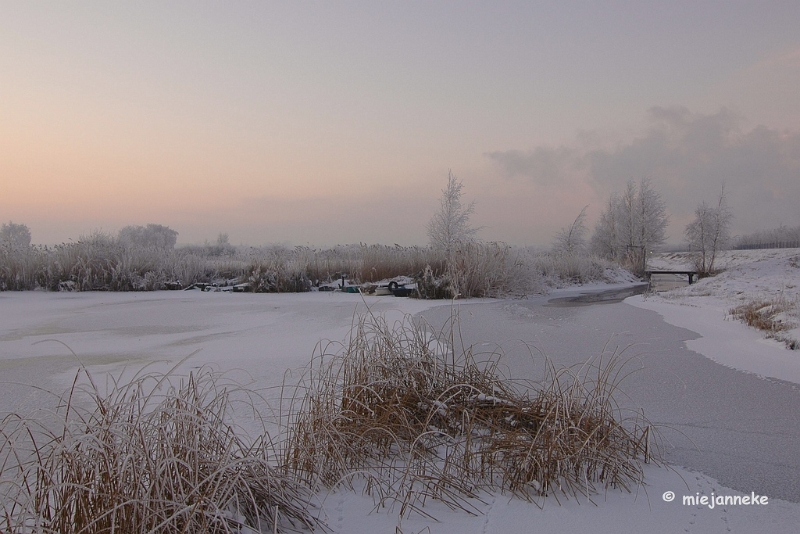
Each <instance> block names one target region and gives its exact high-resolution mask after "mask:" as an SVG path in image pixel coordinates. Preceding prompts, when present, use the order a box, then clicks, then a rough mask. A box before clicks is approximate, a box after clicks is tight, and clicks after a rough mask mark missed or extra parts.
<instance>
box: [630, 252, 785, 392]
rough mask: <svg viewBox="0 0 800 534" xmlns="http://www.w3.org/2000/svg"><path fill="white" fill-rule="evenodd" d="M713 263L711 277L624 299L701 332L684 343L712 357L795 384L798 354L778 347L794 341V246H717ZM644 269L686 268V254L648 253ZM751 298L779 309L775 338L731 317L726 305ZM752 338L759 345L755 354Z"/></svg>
mask: <svg viewBox="0 0 800 534" xmlns="http://www.w3.org/2000/svg"><path fill="white" fill-rule="evenodd" d="M716 266H717V268H719V269H721V270H722V272H720V273H719V274H717V275H716V276H713V277H709V278H704V279H701V280H699V281H698V282H696V283H694V284H692V285H688V286H685V287H682V288H678V289H673V290H670V291H668V292H664V293H658V294H655V295H649V296H645V297H637V298H635V299H630V301H629V303H631V304H634V305H636V306H640V307H643V308H647V309H652V310H656V311H657V312H658V313H660V314H661V315H662V316H663V317H664V319H665V320H666V321H667V322H669V323H671V324H674V325H676V326H682V327H684V328H688V329H690V330H694V331H697V332H698V333H701V334H703V338H701V339H699V340H695V341H690V342H689V347H690V348H693V349H695V350H697V351H698V352H700V353H702V354H706V355H708V356H709V357H710V358H712V359H714V360H715V361H718V362H720V363H723V364H725V365H729V366H731V367H735V368H737V369H741V370H744V371H749V372H753V373H756V374H759V375H763V376H769V377H774V378H780V379H782V380H790V381H793V382H799V383H800V367H798V366H797V362H798V361H800V353H798V352H797V351H786V350H784V349H785V345H786V343H787V342H791V341H796V340H800V249H766V250H735V251H734V250H731V251H723V252H721V253H720V256H719V258H718V259H717V264H716ZM648 268H650V269H664V270H681V269H690V268H691V259H690V257H689V255H688V254H686V253H671V254H659V255H654V257H652V258H651V259H650V260H649V261H648ZM753 302H760V303H766V304H775V303H778V304H780V305H781V309H782V310H784V311H781V312H780V313H777V314H775V315H773V316H772V318H773V319H774V320H776V321H781V322H783V323H784V324H786V325H787V327H788V329H787V330H784V331H782V332H780V333H779V334H777V337H778V339H779V340H775V339H771V338H768V337H767V334H766V333H765V332H764V331H759V330H756V329H754V328H742V325H741V324H740V322H739V321H738V320H736V319H735V318H734V317H733V316H732V314H731V310H733V309H734V308H736V307H738V306H742V305H745V304H748V303H753ZM700 329H702V330H700ZM752 343H758V345H759V347H760V349H761V350H760V354H759V356H758V357H754V355H753V352H752V351H753V349H752V347H751V345H752ZM701 346H705V347H704V348H703V350H699V349H700V347H701Z"/></svg>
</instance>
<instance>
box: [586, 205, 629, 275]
mask: <svg viewBox="0 0 800 534" xmlns="http://www.w3.org/2000/svg"><path fill="white" fill-rule="evenodd" d="M620 202H621V201H620V198H619V196H617V195H616V194H612V195H611V196H610V197H609V198H608V205H607V206H606V209H605V211H604V212H603V213H601V214H600V220H598V221H597V225H596V226H595V229H594V234H592V239H591V249H592V252H593V253H595V254H597V255H598V256H601V257H603V258H608V259H610V260H612V261H619V259H620V257H621V253H620V247H621V246H622V244H621V242H620V241H621V240H620V224H621V221H620V214H621V207H620Z"/></svg>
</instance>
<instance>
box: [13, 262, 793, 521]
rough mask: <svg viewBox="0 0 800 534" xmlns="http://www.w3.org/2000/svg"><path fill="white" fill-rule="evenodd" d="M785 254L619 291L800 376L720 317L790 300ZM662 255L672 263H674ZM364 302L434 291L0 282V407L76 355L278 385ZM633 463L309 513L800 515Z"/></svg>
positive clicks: (326, 499) (327, 497) (683, 474)
mask: <svg viewBox="0 0 800 534" xmlns="http://www.w3.org/2000/svg"><path fill="white" fill-rule="evenodd" d="M798 253H799V252H798V251H797V250H795V251H794V252H792V251H745V252H742V253H738V252H737V253H733V254H731V256H730V258H728V259H727V260H726V263H725V264H724V265H725V266H726V267H727V269H728V270H727V271H726V272H725V273H723V274H721V275H719V276H717V277H715V278H713V279H707V280H703V281H701V282H699V283H698V284H696V285H693V286H692V287H691V288H686V289H682V290H678V291H675V292H673V293H671V294H669V295H661V296H646V297H641V296H640V297H631V298H629V299H627V300H626V303H630V304H633V305H634V306H638V307H642V308H647V309H651V310H654V311H656V312H658V313H659V314H660V315H661V316H663V317H664V320H666V321H667V322H668V323H671V324H674V325H678V326H681V327H684V328H686V329H688V330H691V331H692V332H696V333H697V334H699V336H701V337H697V339H692V340H688V341H686V342H685V343H686V345H687V346H688V347H689V349H691V350H693V351H696V352H698V353H700V354H702V355H704V356H706V357H708V358H710V359H713V360H715V361H718V362H720V363H723V364H725V365H727V366H729V367H733V368H736V369H740V370H743V371H747V372H751V373H756V374H759V375H762V376H769V377H776V378H779V379H781V380H790V381H793V382H796V383H798V384H800V353H798V352H796V351H789V350H787V349H785V348H784V346H783V345H781V344H780V343H778V342H776V341H772V340H765V339H764V338H763V336H762V335H761V333H759V332H758V331H755V330H754V329H752V328H750V327H747V326H745V325H743V324H741V323H739V322H738V321H731V320H727V310H728V309H729V308H730V307H731V306H732V305H735V304H736V303H737V302H739V301H741V300H742V299H746V298H751V297H756V296H759V295H761V294H762V293H761V292H764V294H766V292H769V291H774V290H775V289H774V288H775V285H776V284H778V285H780V289H781V290H782V291H783V295H784V296H785V297H786V298H790V299H791V298H794V299H796V298H797V291H798V286H800V268H797V267H796V265H795V266H792V262H793V261H794V260H793V259H792V258H796V257H797V256H798ZM795 264H796V262H795ZM669 265H671V266H672V267H673V268H674V267H675V266H676V265H675V264H674V262H673V263H671V264H669ZM664 266H666V264H665V265H664ZM595 289H601V288H600V287H598V288H595ZM586 290H587V288H578V289H574V290H571V291H561V292H557V293H558V294H555V295H552V296H565V295H574V294H576V293H580V292H582V291H586ZM769 295H773V293H769ZM470 302H471V303H476V302H478V303H479V302H480V301H470ZM485 302H486V303H487V304H488V305H489V306H495V304H499V305H497V306H496V308H497V309H498V310H503V309H506V310H511V309H512V308H513V310H517V311H518V312H519V313H522V311H524V312H525V313H528V314H534V315H535V314H537V313H540V312H539V311H538V310H543V309H544V308H541V307H540V306H541V305H542V304H544V303H545V301H544V299H542V300H541V301H539V300H535V301H528V302H527V306H528V307H527V308H523V307H521V306H520V305H519V304H517V303H514V302H509V303H502V302H501V303H498V301H485ZM367 306H369V307H370V309H371V311H372V312H373V313H378V314H384V315H385V316H386V317H387V319H388V320H389V321H394V320H400V319H401V318H402V317H403V316H404V314H408V313H411V314H416V313H420V312H425V311H426V310H427V311H434V310H432V308H434V307H437V306H442V303H441V302H431V301H418V300H412V299H405V298H395V297H391V296H386V297H364V298H363V299H362V297H361V296H359V295H352V294H343V293H307V294H282V295H274V294H267V295H254V294H229V293H202V292H199V291H195V292H157V293H70V294H57V293H44V292H26V293H0V375H1V376H2V378H0V381H2V386H1V387H0V412H9V411H22V412H27V411H30V410H32V409H35V408H37V407H40V406H41V404H42V403H44V402H48V399H47V397H43V396H42V395H41V393H40V392H39V391H38V390H35V389H33V388H31V387H29V386H30V385H36V386H40V387H43V388H45V389H47V390H50V391H62V390H64V389H66V387H68V385H69V383H70V380H71V378H72V377H73V376H74V372H75V370H76V369H77V368H78V366H79V365H80V364H83V365H85V366H86V367H87V368H88V369H89V370H90V371H91V372H92V373H93V374H94V375H95V376H96V377H97V376H102V375H103V374H118V373H119V372H121V370H122V369H129V370H130V369H133V370H135V369H139V368H141V367H142V366H143V365H146V364H150V365H154V366H155V367H154V368H161V369H167V368H169V367H170V366H172V365H174V364H175V363H177V362H181V361H182V359H183V358H186V357H187V356H189V358H188V359H186V360H183V361H182V363H180V365H179V368H178V370H177V372H178V373H186V372H188V371H190V370H191V369H193V368H196V367H198V366H201V365H206V364H210V365H213V366H214V367H216V368H217V369H219V370H222V371H228V370H239V371H241V373H242V375H243V376H244V375H246V376H247V377H248V378H247V380H252V382H251V387H258V388H270V387H273V386H277V385H279V384H280V383H281V381H282V380H283V379H284V376H285V373H286V372H287V370H291V369H298V368H302V367H303V366H305V365H306V364H307V363H308V362H309V360H310V358H311V355H312V353H313V352H314V350H315V347H317V343H318V342H320V341H321V340H333V341H341V340H343V339H344V338H345V337H346V335H347V333H348V331H349V328H350V326H351V324H352V320H353V317H354V315H355V314H357V313H363V312H365V311H366V309H367ZM601 306H602V305H601ZM620 306H622V305H620ZM491 309H495V308H491ZM598 309H600V308H598ZM602 309H612V308H602ZM519 310H522V311H519ZM548 310H553V308H548ZM492 313H495V312H492ZM515 313H517V312H515ZM541 313H543V314H544V315H548V314H550V315H552V314H551V313H550V312H549V311H546V312H541ZM596 315H598V317H599V318H598V319H597V320H598V321H602V320H603V317H602V314H596ZM545 319H547V318H546V317H545ZM556 319H557V318H556ZM498 320H502V321H506V320H508V318H507V317H505V316H503V317H500V318H499V319H498ZM553 323H554V324H552V325H550V324H549V323H548V324H545V325H544V326H543V327H542V331H543V332H544V334H543V335H546V333H547V332H548V331H552V330H547V328H555V329H557V328H559V326H560V325H559V324H556V323H557V321H553ZM662 324H663V323H662ZM592 328H598V326H597V325H592ZM586 335H590V334H588V333H587V334H586ZM621 335H624V333H621ZM486 341H487V342H498V343H499V342H502V341H504V340H493V339H487V340H486ZM67 347H69V348H67ZM71 351H72V352H74V353H75V355H73V354H72V353H71ZM195 351H198V352H195ZM190 355H191V356H190ZM78 360H80V363H79V361H78ZM154 362H162V363H154ZM237 372H238V371H237ZM793 417H794V418H793V419H792V420H793V421H794V422H797V421H798V420H800V415H797V414H795V415H794V416H793ZM645 474H646V485H645V486H642V487H640V488H636V489H635V490H634V492H633V493H626V492H624V491H620V490H616V489H609V490H608V491H607V492H605V493H601V494H599V495H596V496H594V497H593V499H592V501H593V502H587V501H581V502H577V501H576V500H574V499H570V500H567V499H565V498H563V496H562V497H561V498H560V500H559V501H557V500H555V499H554V498H552V497H551V498H548V499H546V500H544V501H542V502H539V503H538V505H537V504H533V503H529V502H526V501H522V500H519V499H517V498H514V497H512V496H509V495H500V494H497V495H484V496H483V502H476V508H477V510H478V511H479V513H478V514H477V515H469V514H466V513H464V512H458V511H452V510H450V509H448V508H447V507H446V506H444V505H442V504H440V503H437V502H429V503H428V505H427V508H426V511H427V512H428V513H430V514H431V515H432V516H433V517H435V518H436V520H432V519H430V518H424V517H415V516H412V517H409V518H400V517H398V510H397V509H385V508H384V509H377V510H376V509H374V503H373V500H372V498H371V497H369V496H366V495H361V494H358V493H354V492H352V491H348V490H344V489H342V490H334V491H331V492H330V493H329V494H321V495H319V500H320V502H321V508H320V513H321V517H322V518H323V519H324V520H325V522H326V523H327V524H328V525H329V527H330V528H331V530H332V531H333V532H335V533H350V534H361V533H365V534H366V533H373V532H403V533H406V534H409V533H420V532H424V533H442V534H456V533H458V534H462V533H503V534H510V533H516V532H554V533H557V532H570V533H574V532H591V533H594V534H604V533H639V532H652V533H674V532H703V533H727V532H767V533H773V532H774V533H778V532H791V531H794V530H795V529H796V528H797V525H798V524H800V504H798V502H788V501H782V500H779V499H776V498H773V497H770V496H769V494H767V497H768V502H767V503H766V504H739V505H731V504H728V505H719V504H716V503H714V504H713V505H712V504H705V505H704V504H701V503H699V502H698V503H696V504H684V502H683V500H684V497H694V498H700V497H702V496H706V497H711V496H712V495H713V496H714V497H717V496H723V497H724V496H735V495H740V496H741V495H748V496H749V495H750V494H749V493H748V492H746V491H744V490H742V491H736V490H733V489H730V488H726V487H724V486H722V485H720V484H719V483H718V482H716V481H715V480H714V479H713V478H711V477H709V476H707V475H705V474H702V473H699V472H695V471H691V470H688V469H685V468H683V467H680V466H678V465H673V466H671V467H670V468H659V467H656V466H652V465H648V466H646V467H645ZM669 492H674V496H675V500H673V501H669V498H670V493H669ZM792 500H793V501H795V499H792ZM797 500H800V496H798V499H797ZM540 506H541V508H540Z"/></svg>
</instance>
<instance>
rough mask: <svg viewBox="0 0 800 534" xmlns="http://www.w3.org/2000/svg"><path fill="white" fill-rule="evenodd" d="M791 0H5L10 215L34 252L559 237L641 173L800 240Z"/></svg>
mask: <svg viewBox="0 0 800 534" xmlns="http://www.w3.org/2000/svg"><path fill="white" fill-rule="evenodd" d="M798 28H800V2H797V1H796V0H790V1H786V2H778V1H763V0H762V1H750V2H742V1H736V0H725V1H706V2H704V1H697V0H692V1H669V2H661V1H659V2H645V1H641V2H629V1H625V2H596V1H591V2H564V1H557V2H533V1H520V2H503V1H499V2H498V1H495V2H431V1H427V2H414V1H408V0H406V1H400V2H391V1H380V2H375V1H362V2H302V1H291V2H163V1H158V2H105V1H103V2H87V1H80V2H35V1H34V2H14V1H11V0H0V220H1V221H3V222H7V221H14V222H16V223H24V224H27V225H28V227H29V228H30V229H31V232H32V235H33V241H34V242H36V243H58V242H62V241H66V240H68V239H77V238H78V237H79V236H80V235H82V234H88V233H90V232H93V231H96V230H100V231H105V232H109V233H116V232H117V231H118V230H119V229H120V228H121V227H123V226H126V225H130V224H142V225H144V224H147V223H156V224H164V225H167V226H169V227H171V228H173V229H175V230H177V231H178V232H179V237H178V242H179V243H201V242H203V241H204V240H210V241H213V240H215V239H216V236H217V234H219V233H220V232H226V233H228V234H229V236H230V241H231V242H232V243H235V244H240V243H241V244H250V245H262V244H269V243H289V244H294V245H306V244H309V245H332V244H336V243H357V242H365V243H382V244H390V245H391V244H394V243H399V244H402V245H411V244H425V243H426V242H427V237H426V232H425V227H426V223H427V222H428V220H429V219H430V217H431V215H432V214H433V213H434V211H435V210H436V209H437V205H438V197H439V194H440V191H441V189H442V188H443V187H444V185H445V184H446V181H447V175H448V171H450V170H452V172H453V173H454V174H455V175H456V176H457V177H458V178H459V179H461V180H462V181H463V183H464V194H465V200H474V201H475V212H474V216H473V222H474V224H475V225H476V226H482V227H483V228H482V230H481V231H480V233H479V237H480V238H482V239H485V240H501V241H506V242H508V243H512V244H519V245H527V244H547V243H549V242H550V240H551V239H552V237H553V234H555V233H556V232H557V231H558V229H559V228H561V227H563V226H565V225H567V224H569V223H570V222H571V221H572V220H573V219H574V218H575V216H576V215H577V214H578V213H579V212H580V210H581V208H583V207H584V206H586V205H588V206H589V209H588V216H589V220H588V222H589V223H590V225H591V226H593V225H594V222H595V220H596V219H597V216H598V215H599V213H600V211H601V210H602V209H603V208H604V206H605V204H606V202H607V199H608V196H609V194H610V193H611V192H612V191H615V190H621V189H622V187H623V186H624V184H625V182H627V181H628V180H635V181H639V180H640V179H642V178H645V177H646V178H649V179H650V180H651V183H652V185H653V187H654V188H655V189H656V190H658V191H659V192H661V194H662V197H663V199H664V200H665V201H666V204H667V209H668V211H669V213H670V221H671V224H670V227H669V231H668V233H669V237H670V239H669V240H670V241H671V242H679V241H680V240H681V236H682V233H683V228H684V226H685V225H686V223H687V222H688V221H689V220H690V219H691V214H692V212H693V210H694V208H695V206H696V205H697V203H698V202H700V201H701V200H707V201H709V202H711V201H714V200H715V197H716V195H717V194H718V191H719V189H720V187H721V185H722V183H723V182H724V183H725V187H726V190H727V192H728V194H729V200H730V205H731V207H732V209H733V212H734V215H735V226H734V232H735V233H739V234H743V233H750V232H754V231H756V230H761V229H769V228H773V227H776V226H778V225H779V224H786V225H789V226H796V225H800V208H799V207H798V205H799V204H800V29H798Z"/></svg>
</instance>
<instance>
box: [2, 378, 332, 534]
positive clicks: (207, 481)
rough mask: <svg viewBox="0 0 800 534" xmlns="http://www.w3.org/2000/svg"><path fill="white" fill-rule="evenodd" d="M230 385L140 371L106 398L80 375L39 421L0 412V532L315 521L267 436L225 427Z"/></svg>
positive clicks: (225, 529)
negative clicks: (280, 465)
mask: <svg viewBox="0 0 800 534" xmlns="http://www.w3.org/2000/svg"><path fill="white" fill-rule="evenodd" d="M236 390H237V386H236V385H235V384H231V383H229V382H227V381H225V380H222V379H221V378H220V377H218V376H215V375H214V374H213V373H210V372H208V371H207V370H201V371H199V372H197V373H194V374H191V375H190V376H189V377H188V379H185V380H179V379H178V378H177V377H175V376H170V375H159V374H144V375H140V376H137V377H135V378H134V379H133V380H131V381H130V382H127V383H125V384H122V383H115V384H113V386H112V387H111V390H110V392H109V393H107V394H106V393H103V392H102V391H101V390H100V389H98V388H97V387H96V386H95V384H94V383H93V382H92V380H91V376H89V374H88V373H86V372H85V371H82V372H81V373H79V375H78V376H76V379H75V383H74V385H73V387H72V389H71V390H70V391H68V392H67V393H66V394H65V395H64V396H63V397H61V398H60V399H58V402H57V409H56V411H55V413H53V414H50V416H49V417H48V416H46V414H38V416H36V417H21V416H20V415H18V414H11V415H8V416H6V417H5V418H4V419H3V421H2V427H0V440H2V442H0V490H2V491H0V495H2V501H1V502H0V510H1V511H0V531H2V532H7V533H29V532H37V533H60V534H70V533H76V534H77V533H85V534H92V533H98V534H99V533H111V532H126V533H145V532H187V533H233V532H236V533H241V532H273V530H274V529H275V528H276V522H277V526H279V527H280V531H281V532H285V531H287V530H299V531H307V530H311V529H314V528H316V527H317V526H319V523H318V521H317V520H316V519H315V516H314V515H313V514H312V510H311V508H310V505H309V504H308V503H309V498H310V492H309V491H308V490H307V489H305V488H304V487H303V486H302V485H300V484H298V483H296V482H295V481H294V480H293V479H292V478H290V477H287V476H286V475H284V474H282V472H281V471H280V470H279V469H277V468H276V466H275V463H276V462H275V458H274V457H272V456H273V455H272V454H271V451H272V447H271V445H270V443H269V442H268V441H267V440H266V439H265V437H264V436H261V437H260V438H257V439H255V440H248V439H246V438H245V437H244V433H243V432H242V431H241V429H238V428H237V427H235V426H233V425H232V424H231V422H230V421H231V415H232V413H231V412H232V409H233V404H232V398H231V396H232V395H233V394H235V393H236V392H237V391H236ZM252 394H253V392H246V395H245V398H247V395H252ZM238 407H239V408H241V406H238Z"/></svg>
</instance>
